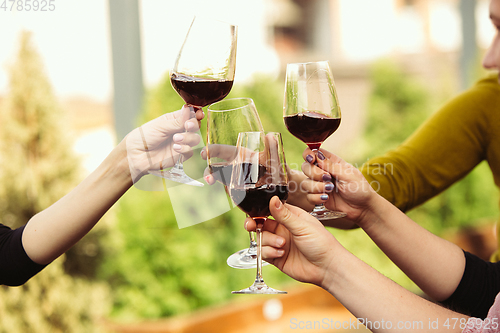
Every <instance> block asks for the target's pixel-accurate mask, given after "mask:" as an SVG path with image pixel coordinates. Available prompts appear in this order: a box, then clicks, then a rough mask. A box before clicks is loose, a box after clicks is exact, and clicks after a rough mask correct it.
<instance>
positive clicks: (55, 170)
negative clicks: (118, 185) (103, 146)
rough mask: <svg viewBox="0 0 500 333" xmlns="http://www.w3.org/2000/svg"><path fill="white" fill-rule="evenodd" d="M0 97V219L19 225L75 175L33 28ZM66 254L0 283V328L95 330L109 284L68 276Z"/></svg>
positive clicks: (24, 39) (24, 38)
mask: <svg viewBox="0 0 500 333" xmlns="http://www.w3.org/2000/svg"><path fill="white" fill-rule="evenodd" d="M9 74H10V77H9V79H10V80H9V92H8V96H7V98H6V100H5V102H4V103H2V104H1V105H0V222H1V223H3V224H5V225H8V226H10V227H11V228H17V227H19V226H21V225H23V224H25V223H27V222H28V220H29V219H30V218H31V217H32V216H33V215H35V214H36V213H38V212H39V211H41V210H43V209H45V208H46V207H48V206H49V205H51V204H52V203H54V202H55V201H57V200H58V199H59V198H60V197H62V196H63V195H64V194H65V193H67V192H68V191H70V190H71V188H73V187H74V186H75V185H76V183H77V182H78V179H77V178H78V160H77V158H76V157H75V156H74V155H73V152H72V149H71V142H70V140H68V135H67V134H68V132H67V130H66V129H67V128H65V123H64V112H63V110H62V108H61V107H60V106H59V105H58V102H57V99H56V97H55V95H54V92H53V91H52V88H51V85H50V83H49V80H48V78H47V76H46V74H45V73H44V70H43V64H42V61H41V58H40V56H39V55H38V53H37V51H36V49H35V47H34V45H33V42H32V37H31V33H29V32H23V33H22V34H21V38H20V46H19V51H18V53H17V55H16V58H15V61H14V62H13V63H12V64H11V65H10V67H9ZM65 259H66V255H63V256H62V257H61V258H59V259H57V260H55V261H54V262H53V263H51V264H50V265H48V267H46V268H45V269H44V270H43V271H42V272H40V273H39V274H38V275H37V276H35V277H33V278H32V279H31V280H29V281H28V282H27V283H26V284H25V285H23V286H21V287H15V288H12V287H5V286H1V287H0V323H1V324H0V333H4V332H98V331H99V328H100V326H99V325H98V324H97V321H98V320H100V319H102V317H103V316H105V315H106V314H107V312H108V308H109V301H107V299H108V298H109V293H108V290H109V288H108V286H107V285H106V284H104V283H102V282H95V281H89V280H86V279H82V278H78V277H72V276H70V275H68V274H67V273H65V271H64V261H65Z"/></svg>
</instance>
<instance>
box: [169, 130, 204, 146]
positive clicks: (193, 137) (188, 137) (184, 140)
mask: <svg viewBox="0 0 500 333" xmlns="http://www.w3.org/2000/svg"><path fill="white" fill-rule="evenodd" d="M172 140H173V141H174V143H176V144H180V145H187V146H191V147H194V146H196V145H197V144H199V143H200V141H201V137H200V136H199V135H198V133H175V134H174V135H173V137H172Z"/></svg>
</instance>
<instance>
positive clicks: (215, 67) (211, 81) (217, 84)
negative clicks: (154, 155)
mask: <svg viewBox="0 0 500 333" xmlns="http://www.w3.org/2000/svg"><path fill="white" fill-rule="evenodd" d="M236 39H237V26H235V25H231V24H228V23H224V22H220V21H216V20H211V19H206V18H202V17H195V18H194V19H193V21H192V22H191V26H190V27H189V30H188V33H187V35H186V38H185V40H184V43H183V44H182V47H181V49H180V51H179V54H178V56H177V58H176V61H175V64H174V67H173V68H172V71H171V74H170V82H171V84H172V87H173V88H174V89H175V91H176V92H177V93H178V94H179V96H180V97H181V98H182V99H183V100H184V102H185V103H186V104H188V105H192V106H194V107H197V108H202V107H205V106H207V105H210V104H212V103H214V102H217V101H220V100H222V99H224V98H225V97H226V96H227V95H228V94H229V92H230V91H231V88H232V86H233V81H234V74H235V69H236V67H235V66H236ZM154 174H155V175H158V176H161V177H163V178H167V179H170V180H173V181H176V182H180V183H185V184H190V185H198V186H203V184H202V183H201V182H198V181H197V180H194V179H192V178H191V177H189V176H188V175H186V173H185V172H184V170H183V166H182V155H180V156H179V159H178V160H177V163H176V164H175V165H174V167H173V168H171V169H170V170H169V171H159V172H155V173H154Z"/></svg>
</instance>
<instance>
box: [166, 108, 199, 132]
mask: <svg viewBox="0 0 500 333" xmlns="http://www.w3.org/2000/svg"><path fill="white" fill-rule="evenodd" d="M191 112H193V107H192V106H190V105H187V104H185V105H184V106H183V107H182V109H180V110H178V111H176V112H172V113H167V114H166V117H163V120H164V121H165V123H164V124H163V132H164V134H166V135H171V134H175V133H178V132H184V131H185V128H184V123H185V122H186V121H188V120H189V119H190V118H191Z"/></svg>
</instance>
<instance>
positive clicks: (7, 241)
mask: <svg viewBox="0 0 500 333" xmlns="http://www.w3.org/2000/svg"><path fill="white" fill-rule="evenodd" d="M23 231H24V226H22V227H21V228H18V229H15V230H11V229H10V228H9V227H7V226H5V225H3V224H0V284H3V285H7V286H20V285H22V284H24V283H25V282H26V281H28V280H29V279H30V278H31V277H32V276H33V275H35V274H37V273H38V272H40V271H41V270H42V269H43V268H44V267H45V266H46V265H39V264H37V263H35V262H34V261H33V260H31V259H30V257H28V255H27V254H26V251H24V247H23V244H22V240H21V237H22V235H23Z"/></svg>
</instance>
